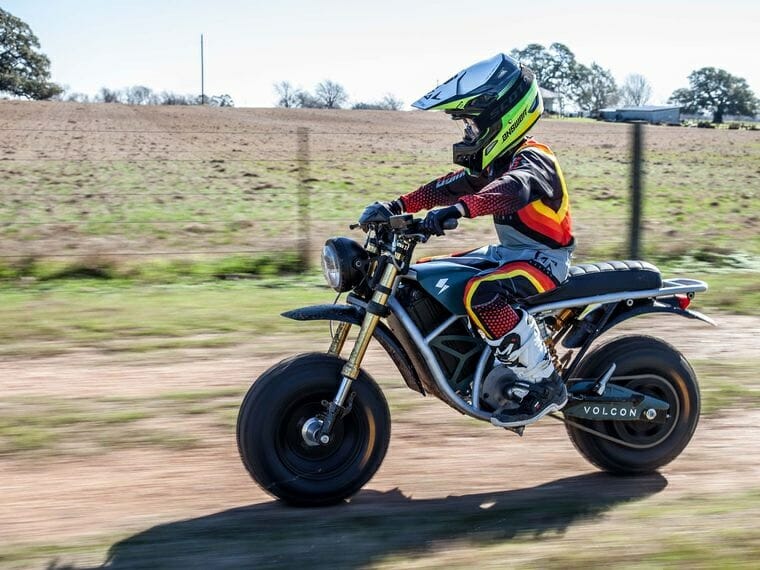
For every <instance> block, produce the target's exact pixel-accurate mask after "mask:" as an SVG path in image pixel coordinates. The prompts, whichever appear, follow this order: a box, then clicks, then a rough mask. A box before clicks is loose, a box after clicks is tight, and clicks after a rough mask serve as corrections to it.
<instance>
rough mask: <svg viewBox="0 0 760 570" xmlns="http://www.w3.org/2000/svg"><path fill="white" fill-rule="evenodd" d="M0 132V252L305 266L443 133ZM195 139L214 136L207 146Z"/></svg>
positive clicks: (436, 147) (417, 169)
mask: <svg viewBox="0 0 760 570" xmlns="http://www.w3.org/2000/svg"><path fill="white" fill-rule="evenodd" d="M0 133H4V135H0V198H2V201H3V204H2V206H1V207H0V246H1V247H2V249H3V250H4V251H0V259H6V260H19V259H26V258H28V257H30V256H37V257H45V258H53V259H69V258H71V259H77V258H88V257H92V256H102V257H108V258H112V257H113V258H139V257H150V258H153V257H161V258H170V257H190V256H192V257H197V256H211V257H219V256H231V255H257V254H261V253H276V252H278V251H295V252H296V253H297V254H298V255H299V257H300V260H301V265H302V266H303V267H305V268H308V267H309V266H310V265H311V264H312V263H313V262H314V260H315V257H316V255H317V254H318V252H319V251H320V250H321V244H322V242H323V239H324V238H326V237H328V236H329V235H333V234H335V233H344V232H345V231H346V229H347V226H348V224H349V223H351V222H352V221H354V219H355V218H356V216H358V214H359V213H360V212H361V209H362V207H363V206H364V205H366V204H367V203H370V202H371V201H373V200H374V199H392V198H395V197H397V196H398V195H399V194H401V193H403V192H406V191H409V190H411V189H413V188H414V187H416V186H417V185H419V184H420V183H424V182H426V181H427V180H430V179H432V178H434V177H435V176H438V175H440V174H443V173H445V172H446V167H447V165H449V164H450V144H451V140H452V133H451V132H449V131H448V130H444V129H441V130H440V131H437V130H425V129H419V130H399V131H393V130H386V131H376V130H362V129H357V130H353V129H344V130H336V131H326V130H319V129H313V128H311V129H310V128H306V127H298V128H292V129H288V128H284V129H283V128H278V129H272V130H268V129H251V130H248V129H192V128H190V129H160V128H159V129H157V128H153V129H151V128H145V129H112V128H77V127H71V128H68V127H54V128H51V127H46V126H0ZM206 136H211V137H216V138H215V139H214V140H213V141H211V142H213V144H211V143H210V142H209V141H206V140H205V139H204V138H203V137H206ZM103 137H105V138H103ZM114 137H116V138H118V137H126V138H124V139H120V140H114ZM156 137H158V139H156ZM162 137H163V138H162ZM399 141H400V142H399ZM119 145H126V146H127V147H130V148H115V147H119ZM626 217H628V216H627V215H625V216H623V215H621V214H620V213H618V215H617V218H616V220H617V222H618V223H624V220H625V218H626ZM217 227H218V228H217ZM161 232H168V235H165V234H164V233H161ZM491 233H492V230H491V229H490V222H488V221H487V220H484V221H481V222H480V223H479V224H474V225H473V228H472V229H471V230H470V231H469V232H465V233H464V234H462V236H461V237H462V238H463V239H457V244H458V245H456V246H452V247H449V249H458V248H461V247H460V245H459V244H461V243H465V244H467V243H470V244H472V243H478V244H479V243H483V242H486V241H488V240H492V239H493V237H492V236H491V235H490V234H491ZM441 247H442V248H444V249H445V248H446V247H447V246H446V245H442V246H441ZM13 249H17V251H13Z"/></svg>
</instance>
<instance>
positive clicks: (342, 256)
mask: <svg viewBox="0 0 760 570" xmlns="http://www.w3.org/2000/svg"><path fill="white" fill-rule="evenodd" d="M368 260H369V254H368V253H367V251H366V250H365V249H364V248H363V247H362V246H360V245H359V244H358V243H356V242H355V241H353V240H350V239H348V238H344V237H340V238H330V239H328V240H327V241H326V242H325V245H324V247H323V248H322V272H323V273H324V275H325V280H326V281H327V284H328V285H329V286H330V287H332V288H333V289H335V290H336V291H338V292H339V293H343V292H345V291H350V290H351V289H353V288H354V287H356V286H357V285H359V283H361V281H362V279H363V278H364V276H365V274H366V272H367V262H368Z"/></svg>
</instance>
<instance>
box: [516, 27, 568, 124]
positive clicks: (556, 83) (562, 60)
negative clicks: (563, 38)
mask: <svg viewBox="0 0 760 570" xmlns="http://www.w3.org/2000/svg"><path fill="white" fill-rule="evenodd" d="M511 55H512V57H514V58H515V59H517V60H519V61H520V63H523V64H524V65H526V66H527V67H528V68H530V70H531V71H532V72H533V73H534V74H535V75H536V81H538V84H539V85H540V86H541V87H543V88H545V89H550V90H552V91H554V92H555V93H557V96H558V98H559V112H560V114H564V112H565V98H566V97H568V96H569V95H571V94H572V92H573V88H574V86H575V84H576V83H577V81H578V78H579V72H580V70H581V65H580V64H579V63H578V62H577V61H576V59H575V54H574V53H573V52H572V51H571V50H570V48H569V47H567V46H566V45H565V44H561V43H556V42H555V43H553V44H551V45H550V46H549V49H546V48H545V47H544V46H542V45H540V44H529V45H528V46H527V47H526V48H525V49H523V50H512V53H511Z"/></svg>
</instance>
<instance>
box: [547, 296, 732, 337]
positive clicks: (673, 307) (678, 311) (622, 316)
mask: <svg viewBox="0 0 760 570" xmlns="http://www.w3.org/2000/svg"><path fill="white" fill-rule="evenodd" d="M607 307H608V305H602V306H599V307H597V308H596V309H594V310H592V311H591V312H589V313H588V314H587V315H586V316H585V317H584V318H583V319H581V321H580V322H578V323H577V324H575V325H574V326H573V329H572V330H570V332H569V333H568V334H567V335H566V337H565V338H564V339H563V340H562V344H563V346H564V347H565V348H579V347H581V346H583V344H584V343H585V342H586V341H587V340H588V338H589V336H593V338H597V337H599V336H601V335H602V334H604V333H606V332H607V331H608V330H610V329H611V328H613V327H616V326H617V325H619V324H620V323H622V322H624V321H627V320H628V319H632V318H633V317H638V316H641V315H647V314H652V313H667V314H672V315H679V316H681V317H686V318H688V319H697V320H700V321H702V322H705V323H707V324H709V325H711V326H717V325H716V324H715V321H713V320H712V319H711V318H710V317H708V316H705V315H703V314H702V313H700V312H698V311H691V310H689V309H682V308H681V307H680V306H679V304H678V300H677V299H676V298H675V297H668V298H663V299H657V300H654V299H638V300H636V301H633V304H632V305H631V306H630V307H629V306H628V305H627V304H626V303H624V302H619V303H618V305H617V307H616V308H615V309H614V311H613V313H612V315H610V318H609V319H608V320H607V322H606V323H604V326H602V328H601V329H599V330H598V331H596V323H598V322H599V319H600V318H602V316H603V315H604V312H605V309H606V308H607Z"/></svg>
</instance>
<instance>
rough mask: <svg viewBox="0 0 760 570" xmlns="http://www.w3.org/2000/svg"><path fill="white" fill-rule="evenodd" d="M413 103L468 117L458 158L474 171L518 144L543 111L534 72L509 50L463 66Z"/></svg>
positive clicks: (456, 160) (456, 146) (456, 151)
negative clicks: (511, 55) (464, 67)
mask: <svg viewBox="0 0 760 570" xmlns="http://www.w3.org/2000/svg"><path fill="white" fill-rule="evenodd" d="M412 107H416V108H417V109H422V110H423V111H427V110H428V109H433V110H443V111H445V112H446V113H448V114H449V115H451V117H452V118H453V119H457V120H461V121H462V122H463V125H464V138H463V139H462V140H461V141H460V142H458V143H455V144H454V163H455V164H459V165H461V166H464V167H465V168H466V169H467V170H468V171H469V172H470V173H472V174H479V173H480V172H481V171H482V170H484V169H486V168H487V167H488V166H489V165H490V164H491V163H492V162H493V161H494V159H495V158H497V157H498V156H501V155H503V154H505V153H506V152H508V151H510V150H512V149H514V148H515V147H516V146H517V145H518V144H519V143H520V141H522V139H523V137H524V136H525V133H527V132H528V130H530V128H531V127H532V126H533V125H534V123H535V122H536V121H537V120H538V118H539V117H540V116H541V113H543V111H544V104H543V101H542V100H541V94H540V92H539V90H538V83H537V82H536V78H535V76H534V75H533V72H532V71H531V70H530V69H528V68H527V67H524V66H521V65H520V64H519V63H518V62H517V61H515V60H514V59H512V58H511V57H509V56H507V55H504V54H499V55H496V56H494V57H492V58H491V59H486V60H484V61H481V62H479V63H476V64H475V65H472V66H470V67H468V68H467V69H465V70H463V71H460V72H459V73H457V74H456V75H455V76H454V77H452V78H451V79H449V80H448V81H446V82H445V83H443V84H442V85H439V86H438V87H436V88H435V89H433V90H432V91H430V92H429V93H427V94H426V95H424V96H423V97H422V98H421V99H419V100H417V101H415V102H414V103H412Z"/></svg>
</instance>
